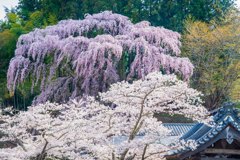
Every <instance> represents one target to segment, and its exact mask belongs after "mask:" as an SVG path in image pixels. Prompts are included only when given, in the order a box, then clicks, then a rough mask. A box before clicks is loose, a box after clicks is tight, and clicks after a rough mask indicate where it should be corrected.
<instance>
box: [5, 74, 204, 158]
mask: <svg viewBox="0 0 240 160" xmlns="http://www.w3.org/2000/svg"><path fill="white" fill-rule="evenodd" d="M200 96H201V94H200V93H199V92H197V91H196V90H194V89H191V88H189V87H188V85H187V84H186V83H185V82H182V81H180V80H178V79H177V78H176V76H175V75H162V74H159V73H157V72H154V73H150V74H149V75H147V76H146V77H145V78H144V79H143V80H138V81H134V82H133V83H132V84H130V83H128V82H124V81H123V82H118V83H116V84H113V85H111V87H110V90H109V91H107V92H105V93H100V96H99V99H100V101H96V100H94V99H93V98H91V97H86V98H84V99H81V100H80V101H76V100H72V101H70V102H69V103H67V104H61V105H58V104H54V103H45V104H39V105H37V106H34V107H31V108H29V110H28V111H26V112H20V113H19V114H17V115H15V116H13V117H9V116H3V115H2V116H1V120H2V121H4V122H5V123H1V124H0V127H1V131H2V132H4V134H5V135H8V136H2V138H1V141H9V140H10V141H12V142H14V143H15V144H16V146H14V147H13V148H2V149H0V159H4V160H15V159H16V160H17V159H30V158H32V159H34V158H35V159H38V160H43V159H46V158H52V159H69V160H82V159H87V160H90V159H91V160H93V159H99V160H105V159H111V160H131V159H136V160H138V159H142V160H145V159H164V155H165V154H166V152H167V151H169V149H171V147H169V146H165V145H164V144H162V143H161V140H162V139H163V138H165V137H166V136H168V134H169V130H168V129H167V128H165V127H164V126H163V125H162V123H161V122H160V121H157V119H156V118H154V117H153V114H154V113H156V112H167V113H180V114H183V115H185V116H187V117H190V118H193V119H194V120H202V119H204V118H205V117H206V115H207V111H206V109H205V108H204V107H203V106H201V99H200V98H199V97H200ZM113 104H114V105H113ZM191 144H194V143H191ZM191 146H194V145H191ZM179 147H180V146H179Z"/></svg>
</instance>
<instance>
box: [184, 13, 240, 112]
mask: <svg viewBox="0 0 240 160" xmlns="http://www.w3.org/2000/svg"><path fill="white" fill-rule="evenodd" d="M231 17H232V15H229V17H228V18H226V20H227V19H229V20H227V21H225V22H224V23H222V24H220V25H218V24H216V22H215V21H212V22H211V23H204V22H200V21H192V20H191V19H189V20H187V21H186V24H185V27H186V31H185V32H184V36H183V55H184V56H188V57H189V58H190V60H191V61H192V63H193V64H194V66H195V72H194V75H193V77H192V82H191V83H192V85H193V87H195V88H197V89H198V90H200V91H202V92H203V93H204V94H205V106H206V107H208V108H209V109H214V108H216V107H218V106H220V104H221V103H222V102H223V101H225V100H229V99H231V90H232V88H233V83H234V82H235V81H236V79H237V78H238V74H239V70H240V66H239V53H240V46H239V44H240V39H239V37H238V35H239V34H240V23H239V22H240V21H238V20H236V18H234V19H235V20H234V21H232V20H231V19H232V18H231ZM238 19H239V18H238Z"/></svg>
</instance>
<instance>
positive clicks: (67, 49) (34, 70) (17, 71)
mask: <svg viewBox="0 0 240 160" xmlns="http://www.w3.org/2000/svg"><path fill="white" fill-rule="evenodd" d="M179 39H180V34H178V33H177V32H173V31H171V30H168V29H165V28H163V27H153V26H150V24H149V22H147V21H143V22H140V23H137V24H133V23H131V21H130V20H129V19H128V18H127V17H125V16H122V15H120V14H113V13H112V12H110V11H105V12H102V13H99V14H93V15H86V16H85V19H83V20H63V21H60V22H59V23H58V24H57V25H54V26H48V27H46V28H45V29H35V30H34V31H32V32H30V33H28V34H25V35H22V36H21V37H20V38H19V39H18V42H17V48H16V50H15V57H14V58H12V60H11V62H10V65H9V69H8V73H7V78H8V84H7V85H8V89H9V91H10V92H14V91H15V90H16V89H17V88H18V87H19V85H20V84H22V85H24V84H28V85H29V83H30V86H31V87H29V88H31V89H29V90H31V92H33V91H34V90H38V93H40V94H39V95H38V96H37V97H35V100H34V102H33V103H34V104H38V103H43V102H46V101H48V100H50V101H55V102H65V101H68V100H69V99H73V98H76V97H82V96H83V95H84V94H87V95H96V94H97V93H98V92H99V91H100V92H102V91H106V90H107V89H108V88H109V86H110V85H111V84H112V83H115V82H118V81H121V80H127V81H132V80H134V79H139V78H142V77H144V75H147V74H148V73H150V72H153V71H161V72H163V73H164V74H170V73H175V74H177V75H178V76H179V77H181V78H182V79H183V80H185V81H187V80H188V79H189V78H190V77H191V75H192V72H193V65H192V64H191V63H190V61H189V59H188V58H181V57H180V49H179V48H180V46H181V43H180V40H179Z"/></svg>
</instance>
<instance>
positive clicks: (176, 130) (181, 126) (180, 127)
mask: <svg viewBox="0 0 240 160" xmlns="http://www.w3.org/2000/svg"><path fill="white" fill-rule="evenodd" d="M163 125H164V127H166V128H168V129H169V130H171V133H170V134H171V136H182V135H184V134H185V133H187V132H188V131H189V130H190V129H192V127H193V126H195V125H196V123H164V124H163Z"/></svg>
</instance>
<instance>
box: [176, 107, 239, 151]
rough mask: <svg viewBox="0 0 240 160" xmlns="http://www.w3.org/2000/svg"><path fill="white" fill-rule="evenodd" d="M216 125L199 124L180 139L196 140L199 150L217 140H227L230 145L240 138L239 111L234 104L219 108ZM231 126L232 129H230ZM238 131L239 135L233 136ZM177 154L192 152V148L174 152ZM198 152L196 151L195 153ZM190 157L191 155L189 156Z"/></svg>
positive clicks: (215, 116)
mask: <svg viewBox="0 0 240 160" xmlns="http://www.w3.org/2000/svg"><path fill="white" fill-rule="evenodd" d="M213 119H214V123H213V125H211V126H209V125H206V124H202V123H198V124H196V125H195V126H193V127H192V128H191V129H190V130H189V131H188V132H187V133H186V134H184V135H183V136H182V137H181V138H180V139H183V140H186V141H187V140H195V141H196V143H197V149H196V150H198V148H201V150H202V149H203V148H204V146H205V147H206V146H208V145H209V144H211V143H214V142H215V141H216V139H226V140H227V142H228V143H231V141H232V140H233V139H234V138H236V137H235V136H240V117H239V110H238V109H236V108H233V105H232V104H227V105H225V106H224V107H222V108H219V110H218V111H217V113H216V114H215V115H214V118H213ZM230 126H231V127H230ZM235 131H237V133H238V135H236V134H232V132H235ZM174 152H175V154H179V153H181V154H182V153H186V152H189V153H190V152H191V149H190V148H185V149H181V150H176V151H174ZM194 152H196V151H194ZM188 155H189V154H188Z"/></svg>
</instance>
